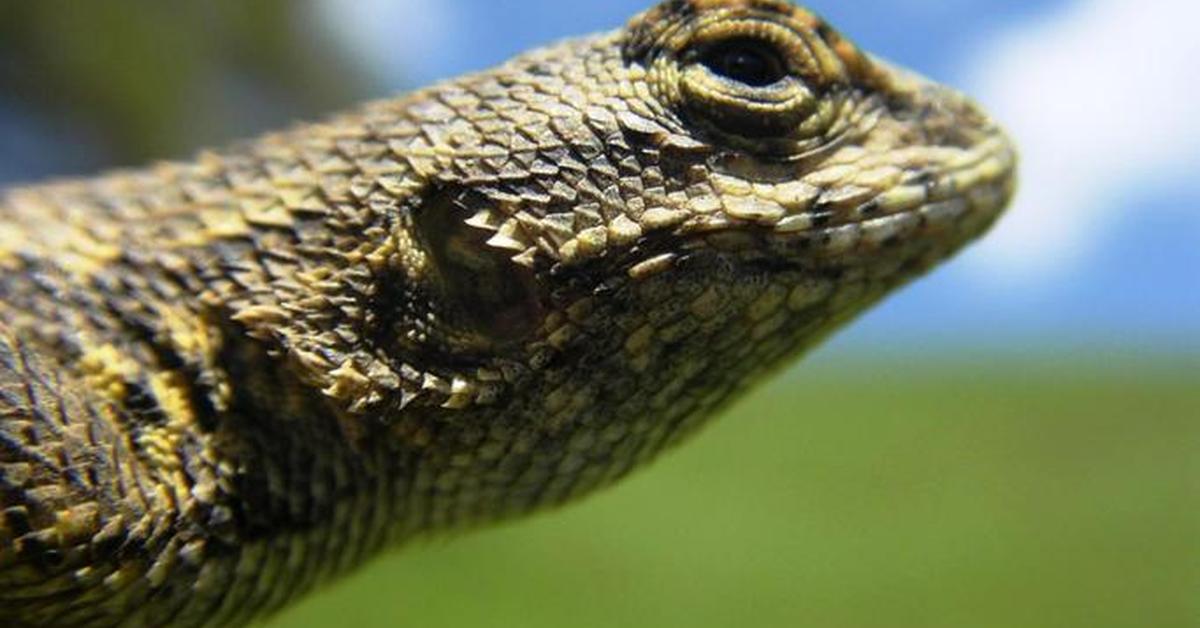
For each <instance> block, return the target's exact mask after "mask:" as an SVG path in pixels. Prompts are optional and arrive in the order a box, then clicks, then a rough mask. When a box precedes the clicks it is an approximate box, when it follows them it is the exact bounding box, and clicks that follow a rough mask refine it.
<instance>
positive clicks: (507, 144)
mask: <svg viewBox="0 0 1200 628" xmlns="http://www.w3.org/2000/svg"><path fill="white" fill-rule="evenodd" d="M371 115H373V116H374V117H375V118H377V119H379V120H384V121H385V122H386V126H387V128H386V130H387V132H388V133H389V134H390V135H389V137H390V138H391V139H390V140H389V142H390V146H391V149H392V150H393V152H394V154H395V155H396V158H397V160H398V161H399V162H400V163H401V165H402V166H403V167H404V169H405V171H406V172H408V173H411V174H413V175H415V176H416V178H417V180H419V184H420V193H419V194H414V195H412V196H413V198H414V199H415V200H413V201H411V202H410V203H408V205H407V206H405V207H403V208H402V214H401V215H402V220H401V224H400V227H399V231H400V235H399V236H398V240H400V241H402V242H404V243H408V244H412V245H413V246H411V247H406V248H411V250H412V251H415V252H413V253H409V254H406V255H404V256H400V261H399V262H398V265H399V267H400V269H401V270H402V271H403V274H404V276H403V277H402V278H400V279H398V280H396V281H395V282H394V285H395V286H397V287H396V289H395V290H394V291H393V292H391V293H385V297H386V299H385V300H384V303H393V304H395V303H400V304H403V305H404V307H403V308H399V309H400V310H401V314H400V315H396V316H395V317H393V318H390V319H386V323H387V324H386V325H384V326H383V327H382V329H383V332H384V333H382V334H379V335H378V336H379V337H381V338H385V339H386V340H384V341H381V343H382V344H383V345H384V348H385V351H384V353H385V354H386V355H389V356H391V359H392V360H393V362H394V364H393V366H394V369H393V370H395V371H396V372H399V373H401V374H402V378H401V379H402V380H403V381H405V382H408V383H406V384H404V386H403V388H404V389H405V390H406V391H408V396H407V397H406V403H407V402H410V401H412V400H417V401H420V403H421V405H424V406H425V407H429V408H435V407H436V406H439V405H440V406H442V407H444V408H446V410H445V411H446V412H447V413H450V414H453V413H454V412H461V410H463V409H474V410H477V411H479V412H480V413H482V414H483V415H486V416H487V417H488V418H487V421H486V425H487V427H486V428H480V429H483V430H484V432H487V433H491V431H496V430H499V431H501V432H504V433H510V435H511V433H521V434H527V437H526V440H527V441H528V443H527V444H528V445H529V447H530V448H532V449H530V451H533V450H535V449H538V448H539V447H542V445H538V443H542V444H545V443H554V444H555V445H554V446H553V447H551V446H550V445H546V446H545V447H542V449H543V450H544V451H547V452H549V451H554V452H558V453H556V454H555V455H556V456H558V458H556V460H557V462H554V463H553V464H576V465H579V466H581V467H582V466H588V465H587V464H586V461H584V460H582V458H581V459H575V458H571V457H572V456H582V457H584V458H586V457H589V456H590V457H595V458H596V459H597V460H606V461H608V462H607V463H606V464H608V466H609V467H613V465H615V466H616V467H621V466H622V465H624V466H628V465H630V464H632V461H633V460H634V459H637V458H638V456H643V455H645V454H646V452H652V451H657V449H658V448H659V446H660V445H661V444H662V443H663V442H664V441H666V440H669V439H670V438H673V437H674V436H675V435H678V434H681V433H684V432H686V431H687V430H686V427H688V426H689V425H692V424H694V423H696V422H697V421H699V419H701V418H703V417H704V416H706V415H708V414H711V410H712V409H713V407H714V406H716V405H717V404H718V403H720V402H721V401H722V400H724V399H726V398H727V397H728V396H729V395H730V393H731V392H732V391H735V390H738V389H739V388H741V387H742V386H743V385H744V384H745V383H746V382H748V381H750V380H751V379H753V378H752V376H753V375H754V374H756V373H758V372H760V371H762V370H764V369H769V368H771V367H774V366H777V365H779V364H781V363H782V362H783V361H784V360H785V359H786V358H787V357H789V356H793V355H795V354H797V353H798V352H799V351H801V350H803V349H805V348H806V347H808V346H810V345H812V344H813V343H814V342H816V341H817V340H819V339H820V338H822V337H823V336H824V335H826V334H827V333H829V332H830V331H831V330H833V329H834V328H836V327H837V326H838V325H839V324H841V323H843V322H845V321H846V320H848V319H849V318H851V317H853V316H854V315H856V314H857V313H859V312H861V311H862V310H863V309H864V308H865V307H867V306H868V305H869V304H871V303H873V302H874V301H876V300H877V299H879V298H880V297H882V296H883V295H885V294H886V293H888V292H889V291H891V290H892V289H894V288H895V287H897V286H898V285H901V284H902V283H904V282H905V281H907V280H909V279H911V278H913V277H916V276H918V275H919V274H921V273H922V272H924V271H925V270H927V269H929V268H930V267H932V266H933V265H934V264H935V263H937V262H938V261H940V260H942V259H944V258H946V257H947V256H948V255H950V254H952V253H954V252H955V251H957V250H959V249H960V248H962V247H963V246H964V245H965V244H967V243H968V242H970V241H971V240H972V239H974V238H975V237H977V236H979V235H980V234H981V233H983V232H984V231H985V230H986V228H987V227H988V226H989V225H990V224H991V223H992V222H993V221H994V219H995V218H996V217H997V216H998V215H999V213H1000V212H1001V210H1002V209H1003V207H1004V206H1005V205H1006V204H1007V202H1008V199H1009V197H1010V195H1011V193H1012V191H1013V187H1014V168H1015V153H1014V150H1013V148H1012V146H1011V145H1010V143H1009V142H1008V140H1007V139H1006V137H1005V136H1004V134H1003V132H1002V131H1001V130H1000V129H999V128H998V127H997V126H996V125H995V124H994V123H993V122H992V121H991V120H990V119H989V118H988V117H987V116H986V115H985V114H984V113H983V112H981V111H980V110H979V109H978V108H977V106H976V105H974V104H973V103H972V102H971V101H970V100H968V99H967V98H965V97H964V96H962V95H960V94H958V93H956V92H954V91H952V90H950V89H947V88H944V87H941V86H938V85H936V84H933V83H932V82H930V81H928V80H926V79H923V78H921V77H919V76H917V75H915V74H913V73H910V72H907V71H904V70H902V69H899V68H896V67H893V66H892V65H890V64H888V63H886V62H884V61H882V60H879V59H876V58H873V57H871V56H869V55H867V54H865V53H863V52H861V51H859V49H858V48H856V47H855V45H854V44H852V43H851V42H850V41H849V40H848V39H846V38H844V37H842V36H841V35H839V34H838V33H837V32H836V31H835V30H834V29H833V28H831V27H830V26H829V25H828V24H827V23H825V22H824V21H823V20H822V19H820V18H818V17H817V16H815V15H813V14H812V13H810V12H808V11H807V10H805V9H802V8H798V7H796V6H794V5H791V4H789V3H787V2H783V1H780V0H670V1H669V2H666V3H664V4H662V5H660V6H658V7H656V8H653V9H651V10H649V11H647V12H645V13H643V14H642V15H640V16H638V17H636V18H634V19H633V20H632V21H631V22H630V23H629V24H628V25H627V27H626V28H624V29H621V30H618V31H615V32H611V33H607V34H601V35H597V36H593V37H590V38H583V39H576V40H570V41H567V42H564V43H561V44H558V45H555V46H552V47H549V48H546V49H542V50H538V51H534V52H532V53H529V54H526V55H524V56H521V57H518V58H517V59H515V60H513V61H511V62H510V63H508V64H506V65H504V66H501V67H499V68H497V69H495V70H491V71H488V72H483V73H480V74H477V75H473V76H468V77H465V78H462V79H458V80H456V81H453V82H449V83H445V84H442V85H438V86H434V87H432V88H430V89H428V90H424V91H422V92H417V93H416V94H415V95H414V96H413V97H411V98H408V99H401V100H399V101H392V102H388V103H384V104H382V105H380V106H379V107H378V109H377V110H376V111H375V112H374V113H373V114H371ZM381 125H382V123H381ZM403 185H407V184H403ZM401 363H403V364H401ZM501 399H503V400H504V402H503V403H499V400H501ZM489 406H495V407H497V408H499V407H503V411H500V410H495V411H494V412H493V411H489V410H487V408H488V407H489ZM398 416H399V419H398V420H397V424H398V426H399V427H398V428H397V429H398V431H399V432H401V433H405V434H408V435H409V436H410V437H412V438H414V439H417V438H418V437H417V436H413V435H414V434H417V433H423V434H424V436H421V437H420V438H429V435H428V433H427V430H426V431H425V432H422V430H424V427H422V426H421V425H415V424H412V425H406V420H405V418H404V417H405V414H404V413H403V412H401V413H399V415H398ZM422 416H425V415H422ZM460 416H461V415H460ZM468 422H469V421H468ZM484 437H485V436H483V435H482V433H481V434H477V435H476V436H475V437H474V438H484ZM448 438H449V437H448ZM455 438H457V436H456V437H455ZM574 441H581V442H583V441H586V442H587V443H590V445H588V447H582V446H580V447H577V448H574V449H573V448H572V447H571V446H568V445H565V444H564V443H568V442H574ZM598 441H603V442H604V443H605V444H604V446H600V445H596V444H595V443H596V442H598ZM560 445H561V446H560ZM621 448H624V449H627V451H624V452H623V453H613V452H614V451H616V450H617V449H621ZM585 450H586V451H585ZM572 452H575V453H572ZM639 452H640V453H639ZM497 455H500V454H499V453H497ZM531 455H532V454H531ZM567 458H571V459H572V460H573V462H564V460H566V459H567ZM547 464H550V463H547ZM610 471H611V469H610ZM608 472H609V471H604V473H608ZM547 473H549V472H547ZM547 477H548V476H547ZM543 480H544V478H543Z"/></svg>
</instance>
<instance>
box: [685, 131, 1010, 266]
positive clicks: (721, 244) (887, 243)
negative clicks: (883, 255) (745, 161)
mask: <svg viewBox="0 0 1200 628" xmlns="http://www.w3.org/2000/svg"><path fill="white" fill-rule="evenodd" d="M1015 162H1016V157H1015V154H1014V153H1013V151H1012V149H1011V147H1010V145H1009V144H1008V143H1007V140H1006V139H1005V138H1003V137H1002V136H997V137H996V138H993V139H990V140H987V141H985V142H983V143H981V144H980V146H979V147H978V148H976V149H975V150H972V151H969V152H967V153H964V156H962V157H960V158H959V160H958V164H957V165H956V166H957V167H955V168H953V169H950V170H948V172H947V174H944V175H942V176H940V177H938V178H936V179H930V178H928V177H926V176H924V175H914V176H910V177H908V180H907V181H905V182H902V183H901V184H899V185H896V186H894V187H892V188H889V189H888V190H886V191H884V192H882V193H880V194H878V195H876V196H874V197H873V198H869V199H867V200H863V201H859V202H858V203H856V204H854V205H849V206H841V207H838V206H834V205H831V204H825V205H823V204H822V202H821V201H820V200H819V199H818V200H815V201H814V202H812V203H811V204H810V205H809V206H808V207H806V208H804V209H803V210H800V211H795V210H792V211H789V210H788V209H787V208H785V207H784V206H782V205H780V204H777V203H768V202H763V201H756V202H755V203H754V204H753V205H749V206H745V207H735V208H734V209H733V210H727V211H725V212H717V213H714V214H712V215H708V216H701V217H698V218H695V219H692V220H690V221H688V222H686V223H684V224H682V225H680V227H679V228H678V229H677V230H676V232H675V235H677V236H678V237H680V238H682V239H683V240H685V241H686V242H688V243H689V244H688V245H687V246H689V247H704V246H708V247H713V248H716V249H719V250H725V251H747V252H750V251H753V252H756V253H760V254H764V255H768V256H774V255H780V256H782V257H784V258H794V257H797V256H799V257H804V256H814V255H815V256H817V257H818V258H840V257H844V256H846V257H856V256H860V255H867V254H871V253H874V252H876V251H879V250H881V249H885V248H889V247H893V246H897V245H899V244H902V243H913V242H933V243H944V244H945V248H947V249H954V248H957V246H958V245H961V244H962V243H965V242H966V241H969V240H971V239H973V238H975V237H977V236H978V235H980V234H981V233H982V232H984V231H985V230H986V229H987V227H988V226H989V225H990V224H991V223H992V222H993V221H994V220H995V219H996V218H997V217H998V216H999V214H1000V211H1001V209H1002V208H1003V207H1004V206H1005V205H1007V203H1008V200H1009V198H1010V197H1011V195H1012V193H1013V189H1014V179H1013V177H1012V172H1013V170H1014V168H1015ZM939 248H940V247H939Z"/></svg>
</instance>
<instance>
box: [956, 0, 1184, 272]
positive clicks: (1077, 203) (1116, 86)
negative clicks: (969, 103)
mask: <svg viewBox="0 0 1200 628" xmlns="http://www.w3.org/2000/svg"><path fill="white" fill-rule="evenodd" d="M1197 24H1200V3H1195V2H1181V1H1180V0H1086V1H1080V2H1074V3H1070V4H1068V5H1066V6H1065V7H1063V8H1062V9H1061V10H1060V11H1059V12H1057V13H1054V14H1051V15H1047V16H1045V17H1043V18H1042V19H1041V20H1040V21H1037V22H1033V23H1028V22H1027V23H1024V24H1021V25H1019V26H1018V27H1017V28H1016V29H1014V30H1013V31H1011V32H1007V33H1002V34H1001V35H1000V36H999V37H998V38H997V39H995V40H994V41H990V42H985V43H984V44H983V45H982V46H981V48H980V49H979V50H978V55H976V56H975V57H974V58H973V61H972V62H971V63H970V64H969V65H968V66H967V68H966V73H965V74H966V76H967V77H968V79H967V84H968V91H970V92H971V93H972V94H973V95H975V96H976V97H978V99H979V100H980V101H982V102H983V103H984V105H985V108H987V109H988V110H989V111H990V112H991V113H992V114H994V115H995V116H996V117H997V118H998V119H999V120H1000V121H1001V122H1002V123H1003V124H1004V125H1005V126H1006V127H1007V128H1008V129H1009V130H1010V131H1011V132H1012V134H1013V136H1014V137H1015V139H1016V141H1017V143H1018V145H1019V146H1020V148H1021V155H1022V163H1021V189H1020V193H1019V196H1018V199H1017V203H1016V205H1015V206H1014V207H1013V208H1012V210H1011V213H1010V215H1009V216H1007V217H1006V218H1005V219H1004V220H1002V221H1001V222H1000V224H999V226H998V227H997V229H996V231H995V232H994V233H993V234H991V235H990V236H989V237H988V238H987V239H985V240H984V241H983V243H982V244H981V245H980V246H979V247H978V248H977V249H975V250H974V251H973V253H972V255H970V259H971V260H973V261H974V262H975V268H976V269H977V270H982V271H985V272H988V273H989V274H990V275H991V277H992V278H996V279H1004V280H1012V281H1017V282H1020V283H1021V284H1023V285H1029V284H1036V283H1042V284H1043V285H1049V282H1050V281H1052V280H1053V279H1055V278H1057V277H1061V276H1062V274H1064V273H1068V272H1071V271H1072V270H1076V269H1079V268H1082V267H1083V265H1084V264H1085V263H1086V262H1087V261H1088V260H1089V259H1090V258H1091V256H1092V255H1095V254H1097V253H1098V252H1099V251H1098V249H1097V248H1096V247H1095V245H1096V244H1097V243H1100V242H1103V241H1104V238H1105V237H1111V233H1110V232H1108V229H1109V228H1110V227H1112V226H1114V224H1115V223H1116V221H1117V219H1118V218H1120V217H1121V216H1120V214H1121V213H1122V212H1136V211H1139V209H1140V208H1139V207H1138V206H1137V205H1136V204H1132V203H1129V202H1128V199H1129V198H1130V197H1131V196H1133V195H1135V194H1136V192H1137V191H1138V190H1146V189H1150V188H1154V187H1156V186H1190V187H1188V188H1187V189H1195V190H1197V192H1198V193H1200V70H1197V67H1200V66H1198V65H1197V64H1200V35H1198V34H1197V32H1196V25H1197ZM1180 210H1182V211H1187V212H1189V213H1191V214H1192V215H1195V216H1197V217H1198V218H1200V208H1197V207H1190V208H1180ZM1198 227H1200V223H1198ZM1198 235H1200V229H1198Z"/></svg>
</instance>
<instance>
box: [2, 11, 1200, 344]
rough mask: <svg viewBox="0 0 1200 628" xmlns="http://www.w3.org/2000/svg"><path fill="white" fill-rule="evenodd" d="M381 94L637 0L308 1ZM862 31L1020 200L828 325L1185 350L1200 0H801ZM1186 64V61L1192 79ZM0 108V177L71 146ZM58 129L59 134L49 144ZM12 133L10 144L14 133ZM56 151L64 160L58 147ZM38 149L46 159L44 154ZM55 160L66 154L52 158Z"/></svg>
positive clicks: (1193, 271) (968, 340)
mask: <svg viewBox="0 0 1200 628" xmlns="http://www.w3.org/2000/svg"><path fill="white" fill-rule="evenodd" d="M310 2H311V3H312V4H311V6H312V7H313V9H314V10H315V11H316V14H317V16H318V17H319V19H320V22H321V23H322V24H324V25H325V26H326V27H327V28H328V29H329V32H330V34H332V35H333V36H334V37H337V38H339V40H340V41H342V42H343V43H344V44H345V45H346V46H347V47H348V48H349V49H350V51H351V52H352V54H353V55H354V56H355V57H356V58H357V59H358V60H359V61H361V62H362V63H363V64H364V66H365V67H368V68H370V69H371V71H372V73H373V75H374V79H375V81H376V83H377V85H378V93H379V94H380V95H384V94H389V93H394V92H397V91H401V90H404V89H407V88H410V87H413V86H416V85H420V84H424V83H428V82H431V81H434V80H437V79H440V78H445V77H449V76H453V75H456V74H460V73H462V72H466V71H471V70H475V69H481V68H485V67H488V66H491V65H494V64H496V63H499V62H501V61H503V60H504V59H506V58H508V57H510V56H512V55H513V54H515V53H517V52H520V51H522V50H526V49H528V48H531V47H534V46H537V45H539V44H544V43H547V42H549V41H552V40H555V39H559V38H563V37H567V36H570V35H576V34H582V33H587V32H592V31H597V30H604V29H608V28H613V27H617V26H619V25H621V24H623V23H624V22H625V21H626V20H627V19H628V18H629V17H630V16H632V15H633V14H635V13H636V12H638V11H640V10H642V9H644V8H646V6H647V0H603V1H601V0H595V1H576V2H566V1H562V0H526V1H517V0H512V1H497V0H310ZM810 6H812V8H814V9H815V10H816V11H817V12H819V13H821V14H822V15H824V16H825V17H826V18H828V19H829V20H830V21H831V22H832V23H833V24H834V25H835V26H837V27H838V28H839V29H840V30H841V31H842V32H843V33H845V34H846V35H848V36H849V37H851V38H852V39H854V40H855V41H857V42H858V43H859V44H860V45H861V46H862V47H864V48H866V49H868V50H870V51H872V52H874V53H876V54H878V55H881V56H884V57H887V58H889V59H891V60H893V61H896V62H899V63H902V64H904V65H906V66H909V67H911V68H913V69H916V70H918V71H920V72H922V73H924V74H926V75H929V76H931V77H933V78H936V79H938V80H940V81H943V82H946V83H949V84H952V85H955V86H958V87H961V88H963V89H965V90H967V91H968V92H970V93H971V94H972V95H974V96H976V97H977V98H978V99H979V100H981V101H983V103H984V104H985V105H986V106H987V108H988V109H989V110H990V111H992V112H993V113H994V114H995V115H996V117H997V118H999V119H1000V120H1001V122H1002V123H1004V124H1005V125H1006V126H1007V127H1008V128H1009V129H1010V130H1011V131H1012V132H1013V134H1014V136H1015V137H1016V139H1017V141H1018V143H1019V145H1020V146H1021V148H1022V158H1023V167H1022V189H1021V192H1020V196H1019V198H1018V201H1017V204H1016V206H1015V207H1014V208H1013V210H1012V211H1011V212H1010V215H1009V216H1007V217H1006V219H1005V220H1003V221H1002V223H1001V224H1000V226H999V227H998V229H997V230H996V231H995V233H993V234H992V236H990V237H989V238H988V239H987V240H986V241H985V243H983V244H982V245H979V246H976V247H974V248H972V249H971V250H969V251H968V252H967V253H966V254H965V255H964V256H963V257H962V258H960V259H959V260H956V261H955V263H953V264H951V265H950V266H947V267H945V268H942V269H940V270H939V271H937V272H935V273H934V274H933V275H932V276H930V277H928V278H926V279H924V280H922V281H920V282H918V283H917V284H915V285H913V286H911V287H910V288H908V289H906V290H905V291H903V292H902V293H901V294H898V295H896V296H894V297H893V298H892V299H890V300H889V301H888V302H887V303H885V304H884V305H883V306H882V307H880V308H878V309H876V310H874V311H872V312H871V313H870V314H868V315H867V317H866V318H865V319H864V320H863V321H861V322H860V323H859V324H857V325H855V326H853V327H852V328H851V329H850V330H848V331H846V332H843V333H842V334H841V335H840V336H839V337H838V338H837V339H836V340H835V341H834V343H833V344H834V345H836V346H837V348H838V349H845V348H852V349H854V350H862V351H894V352H899V353H906V352H912V351H914V350H918V351H920V350H929V349H935V350H936V349H945V348H959V347H963V346H965V345H972V346H987V347H989V348H993V349H994V348H995V347H1001V348H1004V347H1009V348H1013V350H1014V351H1018V352H1024V351H1032V350H1042V349H1045V348H1047V347H1049V348H1055V347H1060V348H1061V347H1074V348H1081V347H1082V348H1089V347H1091V348H1095V347H1104V348H1106V349H1108V350H1112V349H1116V350H1121V351H1135V352H1136V351H1145V352H1150V353H1161V352H1184V353H1190V354H1194V353H1196V352H1200V176H1198V175H1200V119H1197V116H1195V113H1196V112H1200V82H1197V81H1196V80H1195V78H1194V77H1195V70H1194V67H1193V66H1194V64H1195V62H1196V61H1195V60H1196V59H1197V58H1200V38H1197V37H1196V36H1195V34H1194V33H1192V32H1189V28H1193V26H1189V25H1194V24H1196V23H1200V5H1197V6H1196V7H1194V6H1193V5H1192V4H1190V3H1184V2H1181V1H1180V0H1071V1H1067V0H1054V1H1034V0H1018V1H999V0H940V1H939V0H884V1H878V2H869V3H863V2H844V1H834V0H826V1H822V2H812V3H811V5H810ZM1189 77H1190V78H1189ZM76 132H80V130H72V129H61V128H59V129H55V130H49V129H39V128H36V127H31V126H30V125H29V124H28V120H27V117H26V116H23V115H22V112H19V111H6V110H4V109H0V137H2V138H3V139H4V146H5V147H6V148H5V150H6V151H8V150H14V151H16V152H14V153H10V154H22V155H26V156H27V157H26V158H25V159H22V160H20V161H15V160H10V159H3V158H2V156H0V181H3V180H6V179H7V180H15V179H21V178H27V177H34V176H37V175H38V173H39V172H52V171H63V170H64V168H65V169H66V170H67V171H69V170H70V164H71V163H72V159H75V160H77V161H78V162H79V163H87V162H88V161H89V159H88V158H87V157H86V156H82V157H81V156H78V155H75V156H72V155H71V154H70V152H69V151H68V153H67V154H65V155H64V154H61V151H60V153H59V154H44V153H42V152H40V151H38V150H36V148H37V146H38V145H39V144H40V143H41V142H43V141H44V140H45V139H46V136H47V135H58V136H59V137H60V138H61V137H62V136H64V134H65V135H66V136H67V137H69V136H70V135H71V134H72V133H76ZM60 144H61V142H60ZM17 149H19V150H17ZM64 159H65V160H66V161H65V162H64V161H63V160H64ZM43 162H46V163H43ZM64 164H65V165H64Z"/></svg>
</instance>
